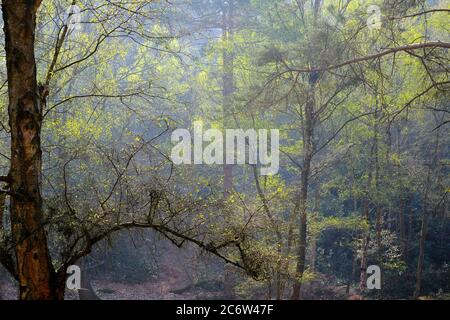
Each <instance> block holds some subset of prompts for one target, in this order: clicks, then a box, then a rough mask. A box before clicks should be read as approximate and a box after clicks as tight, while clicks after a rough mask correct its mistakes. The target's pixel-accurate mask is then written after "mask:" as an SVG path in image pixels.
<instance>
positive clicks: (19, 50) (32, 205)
mask: <svg viewBox="0 0 450 320" xmlns="http://www.w3.org/2000/svg"><path fill="white" fill-rule="evenodd" d="M39 5H40V1H22V2H17V1H12V0H4V1H3V3H2V10H3V19H4V33H5V50H6V66H7V74H8V97H9V105H8V115H9V125H10V128H11V167H10V173H9V176H10V179H11V183H10V194H11V195H12V197H11V222H12V230H13V241H14V243H15V248H14V249H15V255H16V263H17V273H18V279H19V288H20V289H19V290H20V292H19V296H20V299H52V298H55V290H53V289H52V283H54V281H55V274H54V270H53V266H52V264H51V260H50V255H49V251H48V247H47V238H46V233H45V230H44V221H43V216H42V197H41V183H40V179H41V158H42V151H41V139H40V134H41V124H42V105H41V96H40V91H39V88H38V84H37V80H36V61H35V56H34V41H35V27H36V11H37V9H38V7H39Z"/></svg>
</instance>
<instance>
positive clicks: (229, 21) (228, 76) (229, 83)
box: [222, 1, 234, 199]
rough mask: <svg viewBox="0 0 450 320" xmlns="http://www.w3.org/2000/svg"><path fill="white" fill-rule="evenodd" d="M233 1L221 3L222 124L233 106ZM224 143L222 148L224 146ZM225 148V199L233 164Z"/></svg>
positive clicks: (229, 186)
mask: <svg viewBox="0 0 450 320" xmlns="http://www.w3.org/2000/svg"><path fill="white" fill-rule="evenodd" d="M233 9H234V3H233V1H228V2H227V3H222V42H223V49H222V59H223V62H222V63H223V65H222V68H223V71H222V72H223V74H222V99H223V102H222V108H223V126H224V130H225V128H226V125H227V119H228V117H229V114H230V109H231V108H232V107H233V104H232V98H233V92H234V53H233V50H232V49H230V46H232V45H233V43H232V41H233ZM225 145H226V144H224V148H225ZM226 151H227V150H226V149H224V152H223V159H224V161H223V191H224V198H225V199H227V198H228V197H229V196H230V194H231V192H232V190H233V165H232V164H227V163H226V154H227V153H226Z"/></svg>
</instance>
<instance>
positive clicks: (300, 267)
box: [291, 84, 315, 300]
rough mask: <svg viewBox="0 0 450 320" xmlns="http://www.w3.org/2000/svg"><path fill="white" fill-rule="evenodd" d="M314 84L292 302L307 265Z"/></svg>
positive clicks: (307, 116)
mask: <svg viewBox="0 0 450 320" xmlns="http://www.w3.org/2000/svg"><path fill="white" fill-rule="evenodd" d="M314 85H315V84H312V85H311V87H310V88H309V90H308V94H307V101H306V104H305V124H304V132H303V144H304V151H303V152H304V156H303V166H302V170H301V180H300V194H299V196H298V209H299V212H300V225H299V243H298V261H297V269H296V279H295V280H294V286H293V290H292V296H291V299H292V300H298V299H299V298H300V289H301V281H302V277H303V273H304V272H305V265H306V233H307V223H308V217H307V200H308V182H309V175H310V171H311V161H312V155H313V133H314V125H313V116H314V114H313V113H314V105H315V91H314Z"/></svg>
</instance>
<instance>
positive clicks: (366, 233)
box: [359, 175, 370, 293]
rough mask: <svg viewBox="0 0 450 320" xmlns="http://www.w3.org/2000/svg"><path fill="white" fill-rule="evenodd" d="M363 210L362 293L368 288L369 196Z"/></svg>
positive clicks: (360, 288) (360, 280)
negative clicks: (364, 223)
mask: <svg viewBox="0 0 450 320" xmlns="http://www.w3.org/2000/svg"><path fill="white" fill-rule="evenodd" d="M369 180H370V175H369ZM363 210H364V219H365V221H366V227H367V230H365V231H364V234H363V238H362V245H361V268H360V271H361V273H360V276H359V290H360V291H361V293H364V292H365V291H366V289H367V249H368V247H369V241H370V216H369V200H368V199H367V198H366V199H364V203H363Z"/></svg>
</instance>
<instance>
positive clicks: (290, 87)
mask: <svg viewBox="0 0 450 320" xmlns="http://www.w3.org/2000/svg"><path fill="white" fill-rule="evenodd" d="M3 2H11V1H3ZM70 5H77V6H79V7H80V9H81V28H80V29H78V28H75V29H73V28H69V27H68V25H67V23H66V21H67V20H68V16H67V10H68V8H69V6H70ZM370 5H377V6H378V7H379V8H380V9H381V10H380V12H381V15H382V16H381V17H382V18H381V19H382V25H381V28H371V27H370V28H369V27H368V21H369V23H373V19H374V18H373V17H374V14H376V11H374V12H368V8H369V6H370ZM8 10H13V9H11V7H10V8H9V9H7V10H6V11H8ZM8 12H9V11H8ZM449 12H450V3H449V1H438V0H434V1H427V0H398V1H393V0H371V1H358V0H324V1H320V0H276V1H273V0H190V1H187V0H174V1H132V2H123V1H91V0H84V1H72V0H71V1H62V0H48V1H43V2H42V3H41V4H40V7H39V9H38V10H37V13H36V17H37V21H36V28H35V31H36V32H35V39H34V51H35V57H36V63H35V65H36V68H37V69H36V70H37V81H38V85H39V90H40V91H39V92H40V98H41V102H42V129H41V134H40V139H41V143H40V144H41V148H42V173H41V175H40V180H39V182H38V183H39V185H40V188H41V193H42V199H43V200H42V212H41V211H39V212H40V213H39V214H40V220H39V221H40V222H41V223H40V225H39V227H38V228H36V230H37V232H40V231H43V232H42V233H39V234H40V235H41V236H40V237H39V238H36V239H39V240H34V241H41V244H42V245H43V246H41V248H44V247H45V248H48V252H49V254H50V260H51V265H50V266H48V270H50V271H49V272H50V273H49V274H50V275H59V276H61V277H63V276H64V275H65V270H66V268H67V266H69V265H72V264H76V265H79V266H80V267H81V268H82V270H83V274H82V275H83V277H82V284H83V287H84V288H86V289H89V290H83V291H80V292H79V294H78V293H77V292H73V291H68V290H66V291H65V292H64V289H62V291H63V292H62V295H63V296H64V295H65V298H67V299H78V298H80V299H97V298H101V299H187V298H190V299H222V298H230V299H251V298H254V299H255V298H256V299H299V298H300V299H363V298H364V299H411V298H421V299H448V298H450V219H449V218H450V216H449V210H448V204H449V191H450V185H449V183H450V175H449V172H450V167H449V166H450V162H449V161H450V150H449V146H450V135H449V129H450V118H449V113H450V109H449V91H450V80H449V72H450V69H449V58H450V57H449V53H448V48H449V47H450V43H449V42H450V39H449V38H450V37H449V35H450V33H449V27H450V23H449V22H450V19H449ZM4 13H5V11H3V15H4ZM3 18H5V17H4V16H3ZM8 18H9V19H10V20H11V19H14V17H12V16H11V13H9V16H8ZM69 20H70V19H69ZM10 26H11V24H10ZM0 39H1V41H2V45H1V49H0V50H1V51H2V52H0V60H1V63H0V174H1V175H2V176H3V179H0V180H1V181H2V182H1V183H2V190H3V191H1V193H0V261H1V262H2V264H3V266H4V267H5V268H3V267H1V266H0V297H1V298H3V299H16V298H17V297H18V294H17V292H18V290H19V289H18V282H17V279H20V281H26V280H24V279H25V278H26V277H27V276H28V277H29V278H32V277H33V275H30V274H28V275H23V274H20V270H19V271H17V264H18V262H17V261H19V260H15V259H19V258H18V257H19V256H20V244H18V241H21V240H17V239H20V237H18V236H17V235H16V234H15V231H14V230H15V229H14V228H12V223H11V221H14V219H12V220H11V216H12V215H11V210H10V208H11V198H12V197H18V195H17V193H14V192H10V191H8V184H9V183H10V182H11V181H10V180H8V179H9V178H8V179H7V178H6V177H8V172H9V170H10V167H11V162H12V160H11V159H12V158H11V143H10V141H11V134H12V132H13V133H14V132H15V131H14V130H11V107H10V110H8V99H9V98H8V87H9V86H10V83H11V82H10V81H11V80H10V79H8V74H7V69H6V66H7V59H8V53H7V52H5V43H4V42H5V35H4V34H3V31H2V35H1V36H0ZM10 94H11V93H10ZM194 121H202V122H203V126H204V128H206V129H207V128H217V129H221V130H223V129H226V128H242V129H250V128H255V129H279V130H280V170H279V173H278V174H276V175H273V176H261V175H260V171H259V168H258V165H223V166H220V165H214V166H208V165H180V166H176V165H173V164H172V163H171V161H170V152H171V148H172V146H173V143H172V142H171V140H170V138H171V133H172V131H173V130H175V129H177V128H188V129H192V123H193V122H194ZM13 224H14V223H13ZM370 265H378V266H380V267H381V270H382V288H381V290H367V288H366V280H367V273H366V269H367V267H368V266H370ZM7 270H8V271H7ZM50 277H51V276H50ZM30 281H31V280H30ZM21 283H22V282H21ZM30 283H31V282H30ZM22 291H23V290H22ZM25 296H26V294H25V293H24V294H23V295H22V293H21V297H22V298H23V297H25ZM34 297H38V295H35V296H34Z"/></svg>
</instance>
